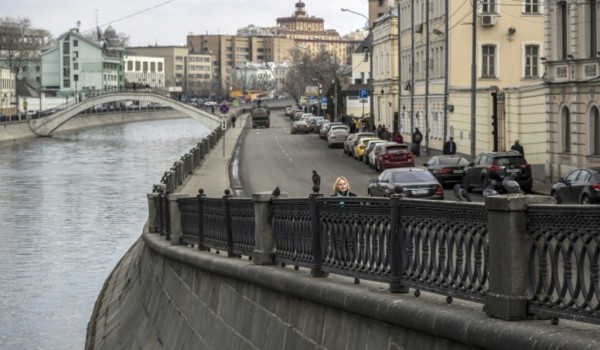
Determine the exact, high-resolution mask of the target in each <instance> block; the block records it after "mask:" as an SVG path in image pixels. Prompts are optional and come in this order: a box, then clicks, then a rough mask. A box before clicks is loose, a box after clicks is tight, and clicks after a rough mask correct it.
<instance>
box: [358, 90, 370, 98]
mask: <svg viewBox="0 0 600 350" xmlns="http://www.w3.org/2000/svg"><path fill="white" fill-rule="evenodd" d="M358 97H360V98H367V97H369V90H359V91H358Z"/></svg>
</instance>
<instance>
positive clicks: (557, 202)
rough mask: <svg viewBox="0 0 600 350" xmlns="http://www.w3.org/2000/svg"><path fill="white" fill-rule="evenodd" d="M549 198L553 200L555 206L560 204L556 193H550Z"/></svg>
mask: <svg viewBox="0 0 600 350" xmlns="http://www.w3.org/2000/svg"><path fill="white" fill-rule="evenodd" d="M550 196H551V197H552V198H554V201H555V202H556V204H560V198H559V197H558V193H557V192H556V191H552V193H550Z"/></svg>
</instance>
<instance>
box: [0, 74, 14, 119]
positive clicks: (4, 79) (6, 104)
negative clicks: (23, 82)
mask: <svg viewBox="0 0 600 350" xmlns="http://www.w3.org/2000/svg"><path fill="white" fill-rule="evenodd" d="M17 103H18V102H17V79H16V77H15V73H14V72H13V71H12V70H11V69H8V68H0V114H2V115H13V114H16V112H17V108H16V104H17Z"/></svg>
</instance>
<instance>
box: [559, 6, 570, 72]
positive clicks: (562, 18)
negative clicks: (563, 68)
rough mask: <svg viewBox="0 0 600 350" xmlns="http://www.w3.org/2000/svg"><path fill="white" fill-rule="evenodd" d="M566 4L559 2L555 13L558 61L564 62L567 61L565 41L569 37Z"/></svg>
mask: <svg viewBox="0 0 600 350" xmlns="http://www.w3.org/2000/svg"><path fill="white" fill-rule="evenodd" d="M567 10H568V9H567V2H566V1H561V2H559V3H558V4H557V5H556V13H557V18H556V20H557V21H556V22H557V26H558V28H557V30H558V38H557V39H558V40H557V45H558V47H557V52H558V59H561V60H566V59H567V50H568V46H567V40H568V37H569V20H568V17H569V14H568V13H567Z"/></svg>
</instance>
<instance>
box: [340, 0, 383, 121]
mask: <svg viewBox="0 0 600 350" xmlns="http://www.w3.org/2000/svg"><path fill="white" fill-rule="evenodd" d="M340 10H342V12H350V13H353V14H355V15H357V16H361V17H362V18H364V19H365V20H366V21H367V25H368V29H369V36H368V37H367V38H368V39H369V40H370V41H369V47H368V49H369V81H368V85H367V86H368V89H369V120H370V124H371V125H370V127H371V130H375V116H374V115H373V113H374V107H373V26H372V25H371V23H370V22H369V18H368V17H367V16H365V15H363V14H362V13H360V12H356V11H352V10H350V9H347V8H343V7H342V8H341V9H340ZM363 116H364V112H363Z"/></svg>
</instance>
